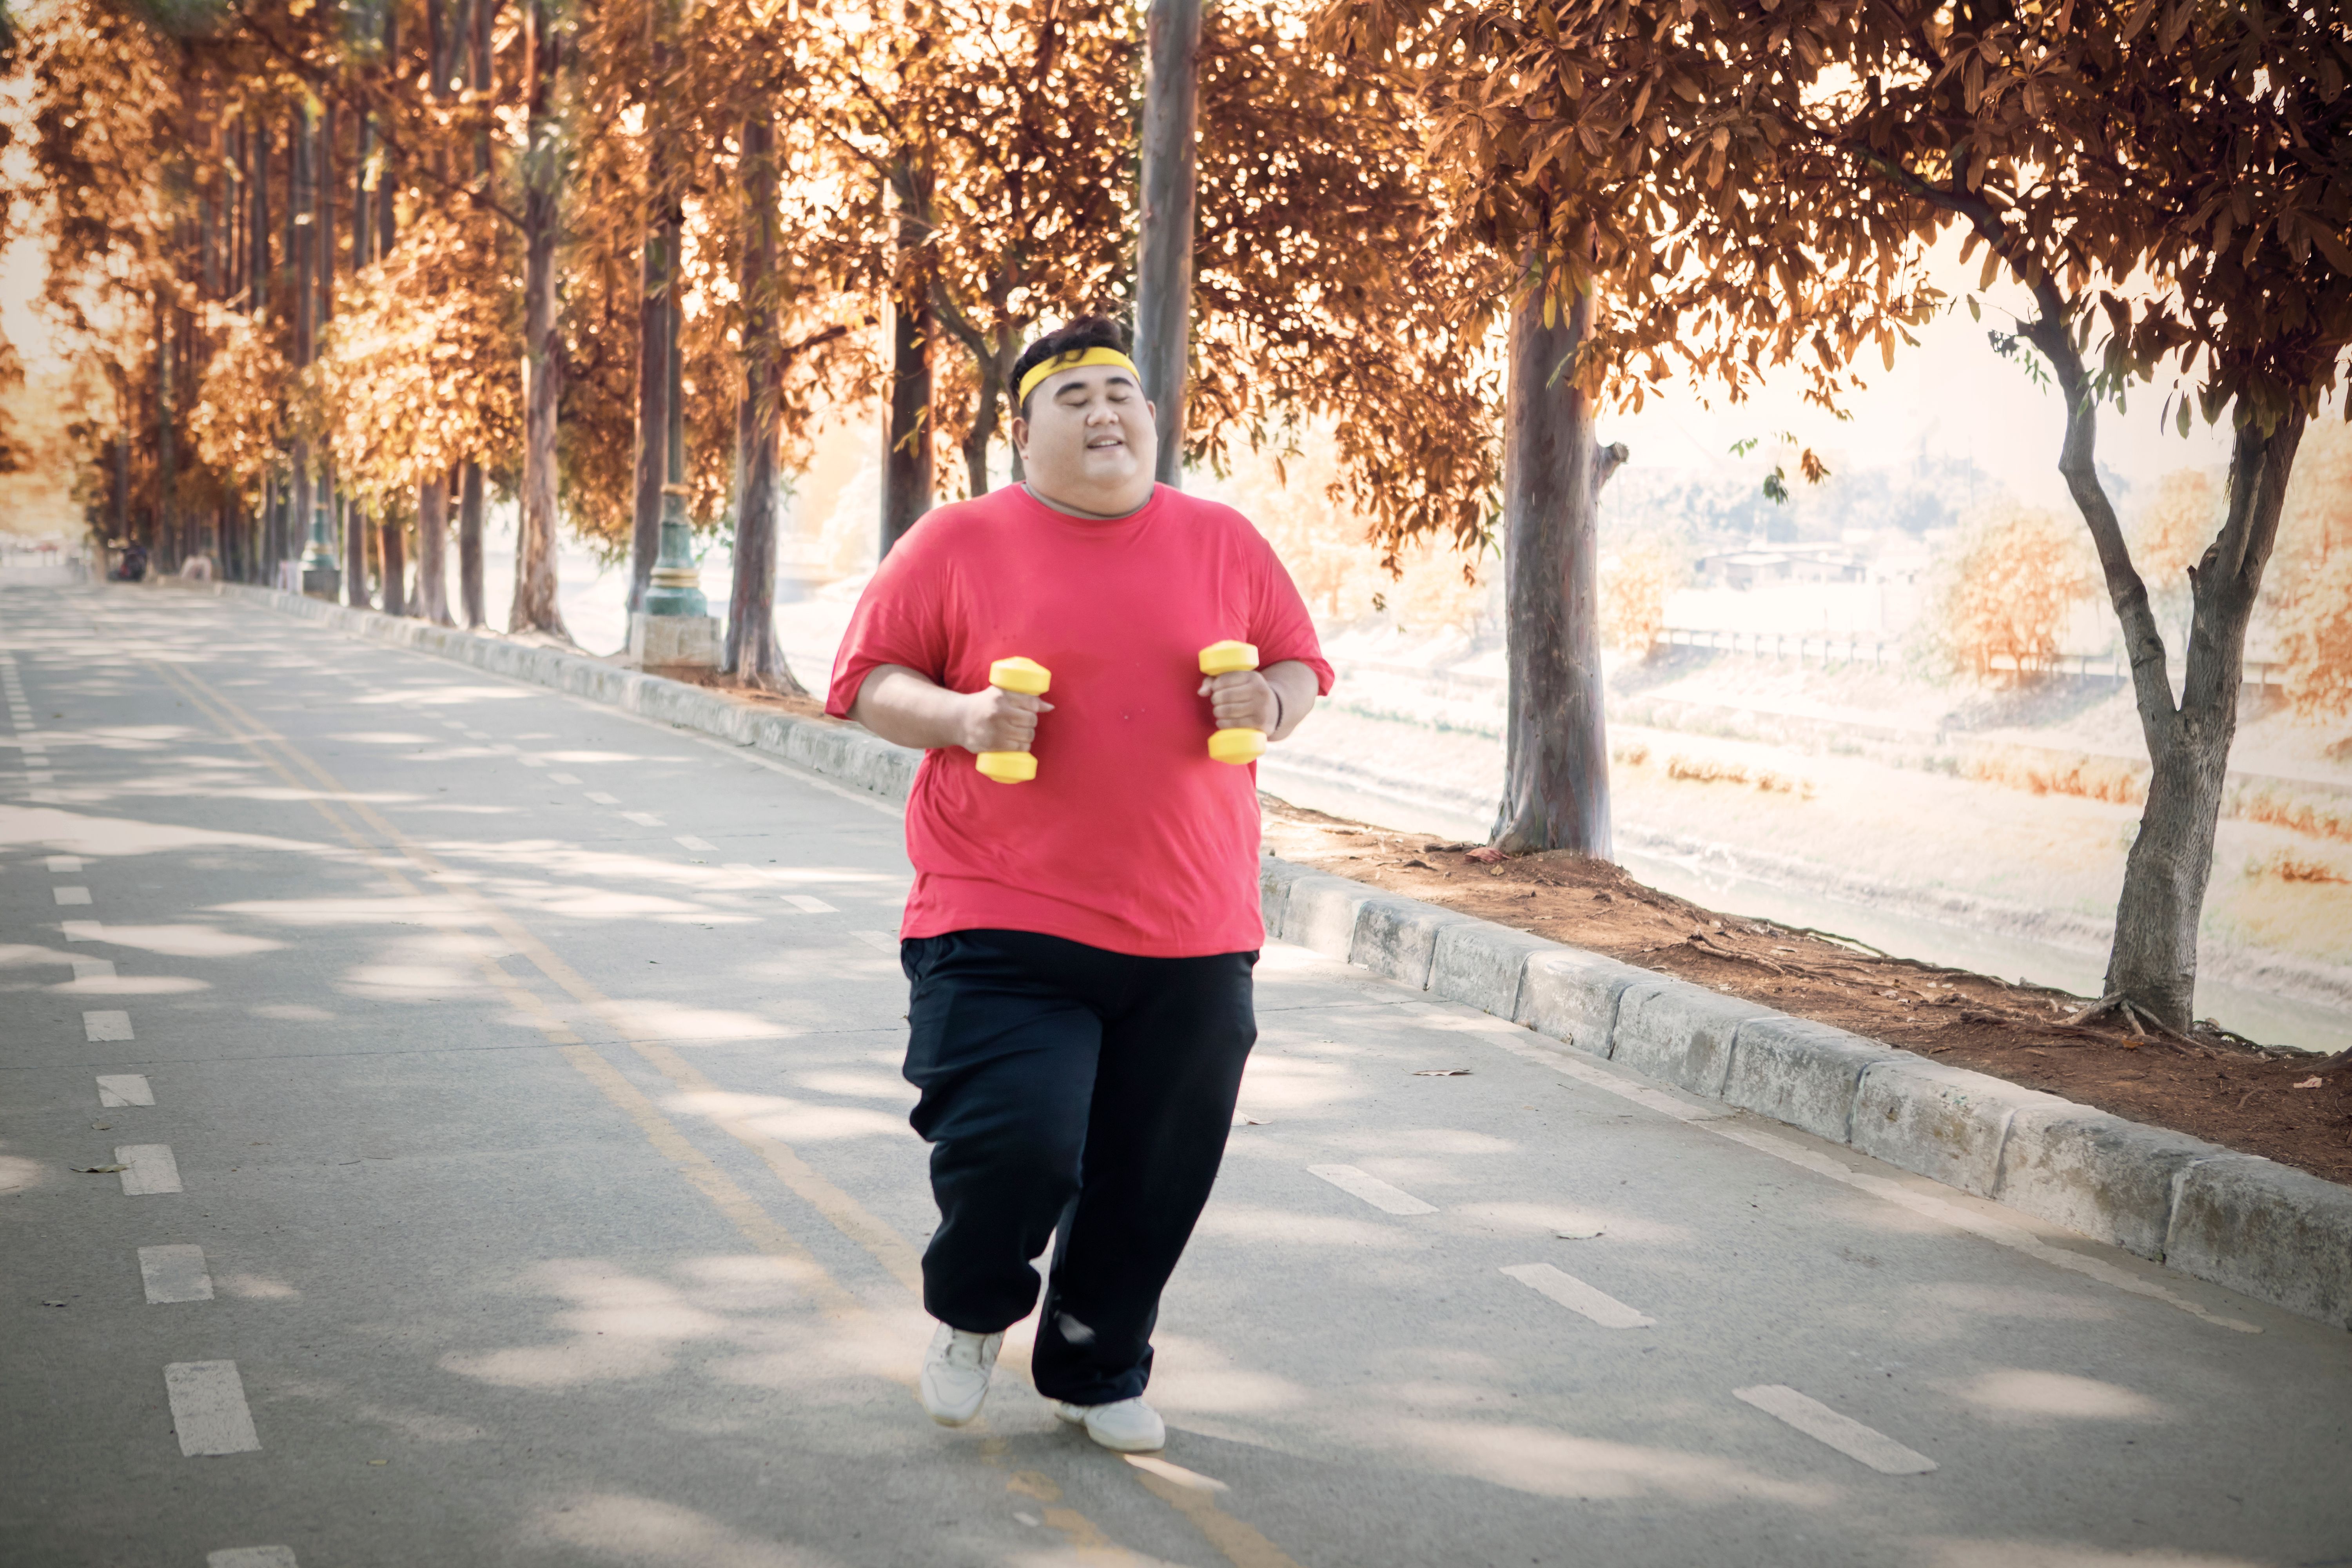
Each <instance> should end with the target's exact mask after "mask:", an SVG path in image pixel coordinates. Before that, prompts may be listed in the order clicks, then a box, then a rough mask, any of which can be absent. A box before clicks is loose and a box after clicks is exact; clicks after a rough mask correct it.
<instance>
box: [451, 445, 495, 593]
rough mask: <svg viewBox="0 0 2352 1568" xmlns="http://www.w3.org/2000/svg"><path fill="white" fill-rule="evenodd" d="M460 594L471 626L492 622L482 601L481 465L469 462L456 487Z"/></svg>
mask: <svg viewBox="0 0 2352 1568" xmlns="http://www.w3.org/2000/svg"><path fill="white" fill-rule="evenodd" d="M457 597H458V599H459V601H460V602H461V604H462V605H463V607H464V609H465V612H466V626H467V629H468V630H478V629H479V628H481V627H483V626H488V625H489V624H490V617H489V614H488V607H487V606H486V605H484V604H483V602H482V465H481V464H479V463H473V462H469V463H467V465H466V468H465V478H464V479H463V480H462V481H461V482H460V485H459V488H458V491H457Z"/></svg>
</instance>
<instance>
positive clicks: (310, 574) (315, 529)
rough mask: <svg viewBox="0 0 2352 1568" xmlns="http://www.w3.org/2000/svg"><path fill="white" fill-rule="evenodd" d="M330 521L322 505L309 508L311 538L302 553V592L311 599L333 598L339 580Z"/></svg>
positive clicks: (340, 574) (340, 573) (340, 569)
mask: <svg viewBox="0 0 2352 1568" xmlns="http://www.w3.org/2000/svg"><path fill="white" fill-rule="evenodd" d="M329 521H330V519H329V517H328V514H327V508H326V507H325V506H323V505H314V506H312V507H311V508H310V539H309V540H308V542H306V543H305V545H304V547H303V550H302V592H304V593H305V594H308V595H311V596H312V597H314V598H320V599H331V598H333V597H334V596H335V591H336V589H337V588H338V587H339V586H340V585H341V580H342V568H341V565H340V564H339V563H337V562H336V560H335V542H334V535H333V533H332V531H331V529H330V528H329V526H328V524H329Z"/></svg>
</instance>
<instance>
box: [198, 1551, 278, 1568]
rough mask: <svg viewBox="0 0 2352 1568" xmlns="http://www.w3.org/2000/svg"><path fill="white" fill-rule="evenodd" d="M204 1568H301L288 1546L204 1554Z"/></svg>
mask: <svg viewBox="0 0 2352 1568" xmlns="http://www.w3.org/2000/svg"><path fill="white" fill-rule="evenodd" d="M205 1568H301V1565H300V1564H299V1563H296V1562H295V1561H294V1549H293V1548H292V1547H290V1546H232V1547H229V1548H228V1549H227V1550H226V1551H223V1552H205Z"/></svg>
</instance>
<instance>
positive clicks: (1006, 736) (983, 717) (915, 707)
mask: <svg viewBox="0 0 2352 1568" xmlns="http://www.w3.org/2000/svg"><path fill="white" fill-rule="evenodd" d="M1053 710H1054V705H1053V704H1052V703H1050V702H1048V701H1046V700H1045V699H1044V698H1042V697H1025V696H1024V695H1022V694H1021V693H1020V692H1018V691H1006V690H1003V689H1000V688H998V687H994V686H986V687H982V689H979V690H978V691H950V690H949V689H947V688H945V687H943V686H940V685H936V684H934V683H933V681H932V680H931V679H930V677H929V676H927V675H923V674H921V673H919V671H916V670H912V669H908V668H907V667H906V666H905V665H903V664H884V665H877V666H876V667H875V668H874V670H873V671H872V673H870V674H868V675H867V676H866V683H865V684H864V685H863V686H861V687H860V688H859V689H858V692H857V700H856V701H855V702H853V703H851V704H850V707H849V716H850V717H851V718H852V719H854V720H856V721H857V722H859V723H860V724H863V725H865V726H866V728H867V729H869V730H871V731H874V732H875V733H876V734H877V735H879V736H881V737H882V738H883V739H884V740H886V741H890V742H896V743H897V744H898V745H901V746H913V747H916V748H918V749H919V750H923V751H935V750H938V749H940V748H942V747H947V746H961V747H962V748H963V749H964V750H966V751H968V752H1025V751H1027V750H1028V749H1029V744H1030V742H1033V741H1034V740H1035V739H1036V738H1037V715H1038V714H1040V713H1051V712H1052V711H1053Z"/></svg>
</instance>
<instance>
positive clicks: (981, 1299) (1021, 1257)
mask: <svg viewBox="0 0 2352 1568" xmlns="http://www.w3.org/2000/svg"><path fill="white" fill-rule="evenodd" d="M1013 385H1014V387H1015V389H1016V391H1015V396H1014V405H1015V416H1014V418H1013V444H1014V446H1015V447H1017V448H1018V449H1019V450H1020V453H1021V459H1022V463H1023V465H1024V472H1025V473H1026V475H1027V480H1026V482H1025V483H1023V484H1015V485H1010V486H1007V487H1006V488H1005V489H1000V490H996V491H993V492H992V493H990V494H988V495H985V496H982V497H980V498H978V499H976V500H968V501H962V502H959V503H957V504H956V505H953V506H947V507H942V508H940V509H939V510H936V511H933V512H931V513H930V514H929V515H928V516H927V517H925V518H924V519H923V520H922V521H920V522H919V523H918V524H917V525H916V526H915V527H914V528H913V529H912V530H911V531H908V534H907V535H906V537H905V538H903V539H901V540H900V541H899V542H898V546H897V548H896V549H894V550H892V551H891V552H890V553H889V555H888V556H887V558H886V559H885V560H884V561H883V563H882V564H881V566H880V568H879V569H878V570H877V572H876V573H875V574H874V580H873V582H872V584H870V585H869V586H868V587H867V588H866V595H865V597H864V598H863V599H861V600H860V601H859V602H858V605H857V612H856V616H854V617H853V618H852V620H851V622H850V626H849V630H848V633H847V635H846V636H845V637H844V638H843V640H842V645H841V651H840V654H839V656H838V657H837V658H836V659H835V664H834V673H833V687H832V691H831V694H830V696H829V698H828V700H827V702H826V711H828V712H830V713H832V714H834V715H835V717H846V718H852V719H855V720H856V721H858V722H859V723H861V724H864V725H865V726H866V728H867V729H869V730H871V731H874V732H875V733H876V734H877V735H880V736H882V737H883V738H884V739H886V740H889V741H895V742H898V744H900V745H904V746H919V747H921V748H923V749H924V753H925V754H924V757H923V761H922V765H921V767H920V769H919V771H918V772H917V773H916V776H915V785H914V790H913V792H912V794H911V795H909V796H908V803H907V851H908V858H910V859H911V860H913V862H914V865H915V887H914V891H913V893H912V894H911V896H909V898H908V900H907V910H906V915H905V919H904V922H903V925H902V928H901V936H902V938H903V940H902V942H900V963H901V964H902V966H903V967H904V968H905V970H906V972H907V978H908V981H909V982H911V983H912V985H913V995H912V1005H911V1006H910V1008H909V1009H908V1015H909V1018H910V1023H911V1029H910V1037H909V1039H908V1047H907V1066H906V1073H907V1077H908V1079H909V1080H910V1081H911V1082H913V1083H914V1084H915V1086H916V1087H917V1088H918V1089H920V1090H921V1091H922V1096H921V1099H920V1100H919V1103H918V1104H917V1105H916V1107H915V1111H914V1115H913V1118H912V1121H913V1122H914V1126H915V1131H918V1132H919V1133H921V1134H922V1135H923V1138H924V1140H925V1141H926V1142H929V1144H930V1145H931V1192H932V1195H933V1196H934V1198H935V1199H936V1200H937V1201H938V1204H939V1208H940V1226H939V1229H938V1231H937V1232H936V1233H935V1234H934V1235H933V1236H932V1237H931V1241H930V1246H929V1248H928V1249H927V1250H926V1251H925V1252H924V1254H923V1304H924V1306H925V1307H926V1308H928V1309H929V1311H930V1313H931V1315H932V1316H933V1317H934V1318H936V1319H938V1320H939V1321H940V1327H939V1330H938V1331H937V1333H936V1334H935V1335H934V1336H933V1338H932V1341H931V1346H930V1352H929V1356H928V1357H927V1359H926V1360H925V1362H924V1365H923V1372H922V1379H921V1394H922V1401H923V1407H924V1408H925V1409H927V1410H928V1411H929V1412H930V1414H931V1417H932V1419H934V1420H936V1421H938V1422H940V1424H941V1425H943V1426H962V1425H963V1424H964V1423H965V1422H967V1421H970V1420H971V1418H972V1417H973V1416H974V1415H978V1414H979V1412H980V1407H981V1404H982V1401H983V1400H984V1399H985V1398H986V1397H987V1394H988V1381H989V1376H990V1373H991V1372H992V1370H993V1369H994V1366H995V1363H996V1355H997V1349H998V1346H999V1345H1000V1343H1001V1342H1003V1338H1004V1331H1005V1330H1006V1329H1007V1328H1008V1327H1010V1326H1011V1325H1013V1323H1016V1322H1018V1321H1021V1320H1022V1319H1023V1318H1024V1317H1026V1316H1027V1315H1028V1313H1029V1311H1030V1309H1031V1308H1032V1307H1033V1306H1034V1305H1035V1304H1036V1300H1037V1273H1036V1270H1035V1269H1034V1268H1033V1267H1032V1265H1033V1263H1034V1259H1035V1258H1037V1257H1038V1255H1039V1254H1040V1253H1041V1252H1043V1251H1044V1250H1045V1242H1046V1239H1047V1237H1049V1236H1055V1234H1056V1233H1058V1236H1059V1240H1058V1243H1057V1245H1056V1246H1055V1255H1054V1259H1053V1264H1052V1274H1051V1278H1050V1280H1049V1281H1048V1283H1047V1285H1046V1288H1045V1310H1044V1312H1043V1314H1042V1315H1041V1317H1040V1319H1039V1321H1038V1325H1037V1345H1036V1353H1035V1355H1034V1358H1033V1359H1032V1361H1031V1374H1032V1376H1033V1377H1034V1381H1035V1383H1036V1385H1037V1391H1038V1393H1040V1394H1044V1395H1045V1397H1046V1398H1047V1399H1048V1400H1050V1401H1052V1402H1054V1410H1055V1415H1058V1416H1060V1417H1061V1418H1062V1419H1063V1420H1064V1421H1066V1422H1070V1423H1072V1424H1074V1425H1076V1426H1083V1427H1084V1428H1085V1429H1086V1431H1087V1435H1088V1436H1091V1437H1092V1438H1093V1439H1094V1440H1095V1441H1096V1442H1097V1443H1099V1444H1101V1445H1103V1446H1104V1447H1108V1448H1116V1449H1119V1450H1122V1451H1126V1452H1142V1451H1148V1450H1151V1449H1156V1448H1159V1447H1161V1446H1162V1445H1163V1444H1164V1443H1165V1442H1166V1437H1167V1430H1166V1427H1165V1426H1163V1424H1162V1423H1161V1421H1160V1415H1159V1414H1158V1412H1156V1411H1154V1410H1153V1409H1152V1408H1151V1406H1150V1405H1148V1404H1146V1403H1145V1402H1144V1400H1143V1398H1142V1394H1143V1390H1144V1385H1145V1384H1146V1383H1147V1382H1148V1381H1149V1380H1150V1374H1151V1331H1152V1326H1153V1324H1154V1322H1155V1321H1157V1319H1158V1316H1159V1310H1160V1290H1161V1289H1162V1288H1163V1287H1164V1286H1165V1285H1166V1284H1167V1282H1168V1278H1169V1276H1170V1275H1171V1273H1172V1272H1173V1271H1174V1269H1175V1267H1176V1261H1177V1258H1179V1257H1180V1256H1181V1254H1182V1252H1183V1250H1184V1245H1185V1243H1186V1241H1187V1240H1189V1239H1190V1238H1191V1237H1192V1225H1193V1222H1194V1221H1195V1220H1196V1219H1197V1218H1198V1217H1199V1216H1200V1213H1201V1207H1202V1205H1203V1204H1204V1203H1206V1202H1207V1201H1208V1197H1209V1189H1210V1187H1211V1185H1212V1184H1213V1182H1214V1181H1215V1179H1216V1174H1217V1166H1218V1163H1219V1162H1220V1161H1221V1160H1222V1159H1223V1156H1224V1147H1225V1136H1226V1133H1227V1131H1228V1130H1229V1129H1230V1128H1231V1127H1232V1125H1233V1117H1234V1099H1235V1097H1236V1095H1237V1094H1238V1093H1239V1090H1240V1086H1241V1076H1242V1068H1243V1065H1244V1062H1245V1061H1246V1060H1247V1058H1248V1057H1249V1052H1250V1047H1251V1046H1252V1045H1254V1044H1255V1042H1256V1039H1257V1021H1256V1015H1255V1010H1254V1006H1253V1003H1252V998H1251V970H1252V968H1253V966H1254V965H1255V963H1256V962H1257V951H1256V950H1257V949H1258V947H1259V946H1260V945H1261V944H1262V943H1263V942H1264V941H1265V928H1264V926H1263V924H1262V923H1261V922H1260V920H1259V916H1258V805H1257V790H1256V778H1255V773H1256V769H1255V767H1234V766H1228V765H1227V764H1225V763H1218V762H1213V761H1212V760H1211V759H1210V757H1209V755H1208V752H1207V741H1208V737H1209V733H1210V731H1211V730H1212V729H1213V728H1234V727H1244V728H1252V729H1258V730H1263V731H1265V732H1266V735H1267V736H1268V738H1269V739H1273V740H1280V739H1281V738H1283V737H1284V736H1286V735H1287V734H1289V733H1290V732H1291V731H1292V730H1294V729H1296V728H1297V725H1298V721H1300V720H1301V719H1303V718H1305V717H1306V716H1307V710H1308V709H1310V708H1312V707H1313V706H1314V704H1315V700H1316V698H1317V697H1318V695H1320V694H1321V693H1323V692H1326V691H1328V690H1329V689H1330V685H1331V668H1330V666H1329V665H1328V664H1326V663H1325V662H1324V660H1323V655H1322V651H1321V649H1320V647H1318V644H1317V642H1316V637H1315V628H1314V626H1313V623H1312V622H1311V621H1310V620H1309V619H1308V618H1307V606H1306V605H1304V604H1303V603H1302V602H1301V601H1300V599H1299V596H1298V592H1297V589H1296V588H1295V587H1293V586H1292V584H1291V581H1290V577H1289V574H1287V573H1286V572H1285V571H1284V570H1283V568H1282V563H1281V562H1280V561H1278V560H1277V559H1276V557H1275V553H1274V551H1273V549H1272V548H1271V547H1270V546H1268V545H1267V543H1266V542H1265V540H1264V539H1263V538H1261V537H1259V535H1258V532H1257V531H1256V530H1255V529H1254V528H1252V527H1251V526H1250V524H1249V521H1248V520H1247V519H1245V518H1244V517H1243V516H1242V515H1241V514H1240V513H1239V512H1237V511H1234V510H1233V509H1232V508H1230V507H1225V506H1220V505H1218V504H1216V503H1214V502H1213V501H1204V500H1197V499H1195V498H1193V497H1191V496H1187V495H1185V494H1184V493H1183V492H1182V491H1181V490H1178V489H1172V488H1171V487H1168V486H1164V485H1155V484H1154V483H1153V482H1152V473H1153V469H1154V467H1155V464H1156V462H1157V459H1158V456H1159V445H1160V442H1159V435H1158V430H1157V426H1156V423H1155V420H1156V411H1155V410H1154V409H1153V408H1152V406H1151V405H1150V404H1149V403H1147V402H1145V401H1144V397H1143V389H1142V384H1141V382H1140V379H1139V377H1138V375H1137V374H1136V370H1135V366H1134V364H1133V363H1131V362H1130V361H1129V359H1128V357H1127V354H1126V353H1125V351H1124V337H1123V334H1122V333H1121V332H1120V331H1119V329H1118V327H1117V326H1115V325H1114V324H1113V323H1111V322H1109V321H1105V320H1102V319H1101V318H1099V317H1087V318H1085V319H1083V320H1080V321H1073V322H1071V323H1070V324H1069V325H1068V326H1066V327H1063V328H1061V329H1060V330H1058V331H1053V332H1048V333H1046V334H1045V336H1044V337H1041V338H1039V339H1038V340H1037V341H1036V342H1033V343H1031V344H1030V345H1029V347H1028V348H1027V349H1026V350H1024V352H1023V353H1022V355H1021V357H1020V359H1019V360H1018V361H1016V362H1015V363H1014V365H1013ZM1226 638H1234V639H1238V640H1241V641H1245V642H1250V643H1254V644H1255V645H1256V646H1257V647H1258V649H1259V656H1260V661H1261V668H1260V669H1259V670H1256V671H1247V672H1243V673H1239V674H1232V675H1222V676H1219V677H1217V678H1215V679H1213V680H1203V679H1202V677H1201V674H1200V667H1199V657H1200V653H1201V650H1202V648H1203V647H1207V646H1208V645H1209V644H1211V643H1214V642H1218V641H1221V640H1223V639H1226ZM1016 655H1018V656H1022V657H1025V658H1031V659H1034V660H1035V661H1036V662H1038V663H1040V664H1042V665H1044V666H1045V668H1047V669H1048V670H1050V671H1051V672H1052V676H1053V685H1052V689H1051V691H1050V692H1049V693H1048V694H1047V696H1046V697H1043V698H1040V697H1029V696H1023V695H1020V694H1018V693H1013V692H1007V691H1001V690H998V689H994V688H992V687H991V686H990V685H989V667H990V665H991V664H992V662H994V661H995V660H997V659H999V658H1008V657H1013V656H1016ZM983 751H999V752H1002V751H1034V753H1035V755H1036V758H1037V768H1038V772H1037V776H1036V778H1035V779H1034V781H1032V782H1030V783H1026V784H998V783H996V782H994V781H992V780H991V779H989V778H986V777H983V776H982V774H981V773H978V772H977V771H976V770H975V768H974V766H973V754H974V753H975V752H983Z"/></svg>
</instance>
